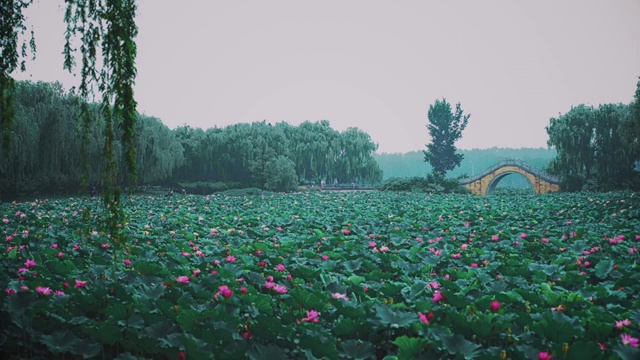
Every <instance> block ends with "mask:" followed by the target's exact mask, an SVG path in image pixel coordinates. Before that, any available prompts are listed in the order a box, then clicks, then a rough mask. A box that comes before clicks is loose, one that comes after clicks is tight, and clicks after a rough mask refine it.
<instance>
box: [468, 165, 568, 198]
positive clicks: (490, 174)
mask: <svg viewBox="0 0 640 360" xmlns="http://www.w3.org/2000/svg"><path fill="white" fill-rule="evenodd" d="M509 174H520V175H522V176H524V177H525V178H526V179H527V180H528V181H529V183H530V184H531V187H532V188H533V191H534V192H535V193H536V194H544V193H548V192H556V191H559V190H560V179H559V178H557V177H555V176H551V175H549V174H547V173H545V172H544V171H542V170H539V169H536V168H535V167H533V166H531V165H529V164H527V163H526V162H524V161H521V160H505V161H502V162H500V163H498V164H495V165H493V166H492V167H490V168H488V169H487V170H485V171H483V172H482V173H481V174H479V175H476V176H474V177H472V178H468V179H463V180H462V181H460V183H461V184H462V185H464V186H465V187H466V188H467V189H469V190H471V192H472V193H474V194H476V195H490V194H491V193H493V191H494V190H495V189H496V186H497V185H498V183H499V182H500V180H502V179H503V178H504V177H505V176H507V175H509Z"/></svg>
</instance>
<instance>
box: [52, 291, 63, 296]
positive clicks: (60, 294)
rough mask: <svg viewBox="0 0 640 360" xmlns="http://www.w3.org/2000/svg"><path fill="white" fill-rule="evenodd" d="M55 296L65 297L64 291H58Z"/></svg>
mask: <svg viewBox="0 0 640 360" xmlns="http://www.w3.org/2000/svg"><path fill="white" fill-rule="evenodd" d="M53 296H64V291H62V290H56V291H55V292H54V293H53Z"/></svg>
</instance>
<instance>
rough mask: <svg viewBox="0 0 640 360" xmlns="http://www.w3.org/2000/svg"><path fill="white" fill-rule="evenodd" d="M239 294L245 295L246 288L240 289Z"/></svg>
mask: <svg viewBox="0 0 640 360" xmlns="http://www.w3.org/2000/svg"><path fill="white" fill-rule="evenodd" d="M240 293H241V294H246V293H247V287H246V286H243V287H241V288H240Z"/></svg>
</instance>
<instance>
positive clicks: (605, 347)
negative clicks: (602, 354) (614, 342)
mask: <svg viewBox="0 0 640 360" xmlns="http://www.w3.org/2000/svg"><path fill="white" fill-rule="evenodd" d="M598 346H600V350H607V344H603V343H598Z"/></svg>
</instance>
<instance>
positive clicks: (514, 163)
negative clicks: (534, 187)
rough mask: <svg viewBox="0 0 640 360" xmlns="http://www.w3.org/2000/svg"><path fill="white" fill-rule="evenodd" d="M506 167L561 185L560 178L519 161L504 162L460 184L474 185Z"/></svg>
mask: <svg viewBox="0 0 640 360" xmlns="http://www.w3.org/2000/svg"><path fill="white" fill-rule="evenodd" d="M504 166H517V167H519V168H521V169H523V170H525V171H528V172H530V173H532V174H533V175H535V176H537V177H539V178H541V179H543V180H545V181H548V182H550V183H553V184H558V183H560V178H558V177H557V176H553V175H551V174H549V173H547V172H546V171H544V170H540V169H538V168H536V167H533V166H531V165H529V164H528V163H526V162H524V161H522V160H517V159H507V160H503V161H501V162H499V163H497V164H495V165H492V166H491V167H489V168H487V169H486V170H484V171H482V172H481V173H480V174H478V175H476V176H472V177H470V178H466V179H462V180H461V181H460V182H461V183H462V184H469V183H472V182H474V181H478V180H480V179H482V178H483V177H485V176H487V175H489V174H491V173H492V172H494V171H496V170H498V169H500V168H501V167H504Z"/></svg>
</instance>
